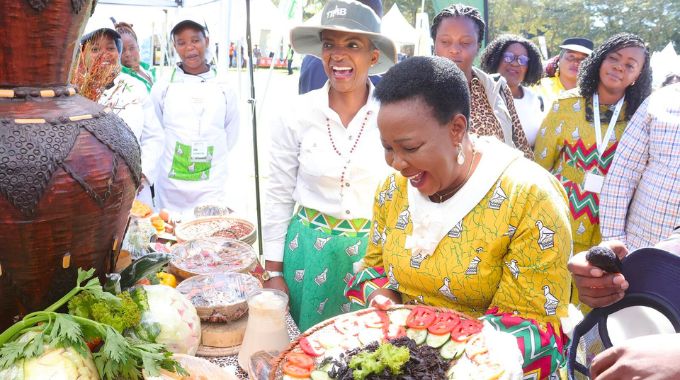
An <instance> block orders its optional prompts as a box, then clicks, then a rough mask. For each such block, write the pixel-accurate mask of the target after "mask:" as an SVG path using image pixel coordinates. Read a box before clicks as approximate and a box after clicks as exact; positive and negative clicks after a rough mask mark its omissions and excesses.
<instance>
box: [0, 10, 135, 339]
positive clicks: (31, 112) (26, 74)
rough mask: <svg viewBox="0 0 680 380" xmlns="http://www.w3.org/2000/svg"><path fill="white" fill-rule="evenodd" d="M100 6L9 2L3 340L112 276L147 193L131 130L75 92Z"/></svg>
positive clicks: (0, 175)
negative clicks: (30, 318) (87, 31)
mask: <svg viewBox="0 0 680 380" xmlns="http://www.w3.org/2000/svg"><path fill="white" fill-rule="evenodd" d="M95 2H96V0H0V331H1V330H2V329H4V328H5V327H7V326H8V325H9V324H10V323H11V321H12V320H13V319H14V318H16V317H18V316H20V315H23V314H25V313H27V312H30V311H33V310H37V309H41V308H44V307H45V306H47V305H49V304H50V303H52V302H54V301H55V300H56V299H58V298H60V297H61V296H62V295H63V294H65V293H66V292H67V291H68V290H69V289H71V288H72V287H73V286H74V284H75V278H76V271H77V268H78V267H82V268H96V269H97V273H98V274H99V275H102V274H103V273H105V272H106V271H108V270H109V269H110V268H111V262H112V255H113V254H114V253H115V251H116V250H117V249H118V247H117V246H118V245H119V244H120V242H121V241H122V237H123V234H124V230H125V226H126V223H127V218H128V212H129V210H130V207H131V205H132V201H133V199H134V197H135V193H136V188H137V186H138V185H139V180H140V175H141V168H140V151H139V146H138V144H137V141H136V139H135V136H134V135H133V134H132V132H131V131H130V130H129V129H128V128H127V126H126V125H125V123H124V122H123V121H122V120H121V119H120V118H119V117H118V116H116V115H114V114H112V113H110V112H109V110H107V109H104V108H103V107H102V106H100V105H98V104H96V103H94V102H92V101H90V100H87V99H85V98H83V97H81V96H80V95H77V94H76V91H75V90H74V89H73V88H72V87H70V86H69V85H68V82H69V77H68V76H69V70H70V67H71V63H72V62H73V59H74V54H75V52H76V48H77V46H78V38H79V36H80V34H81V32H82V30H83V27H84V25H85V22H86V21H87V19H88V18H89V17H90V15H91V13H92V11H93V8H94V5H95V4H94V3H95Z"/></svg>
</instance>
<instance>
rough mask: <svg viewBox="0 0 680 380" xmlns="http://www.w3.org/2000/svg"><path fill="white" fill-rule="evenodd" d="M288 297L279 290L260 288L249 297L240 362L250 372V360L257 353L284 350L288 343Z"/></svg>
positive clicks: (239, 355)
mask: <svg viewBox="0 0 680 380" xmlns="http://www.w3.org/2000/svg"><path fill="white" fill-rule="evenodd" d="M287 309H288V295H287V294H286V293H284V292H282V291H280V290H276V289H258V290H255V291H254V292H252V293H251V294H249V295H248V325H247V326H246V333H245V336H244V337H243V343H242V344H241V350H240V351H239V354H238V363H239V365H240V366H241V368H242V369H243V370H244V371H248V365H249V363H250V357H251V355H252V354H253V353H255V352H258V351H279V352H280V351H283V350H284V349H285V348H286V347H287V346H288V344H290V338H289V337H288V328H287V325H286V314H287Z"/></svg>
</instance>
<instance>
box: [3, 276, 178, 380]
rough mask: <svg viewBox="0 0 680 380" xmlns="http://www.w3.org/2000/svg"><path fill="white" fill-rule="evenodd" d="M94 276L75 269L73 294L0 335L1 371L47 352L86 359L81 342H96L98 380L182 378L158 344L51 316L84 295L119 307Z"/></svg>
mask: <svg viewBox="0 0 680 380" xmlns="http://www.w3.org/2000/svg"><path fill="white" fill-rule="evenodd" d="M93 276H94V269H90V270H89V271H83V270H81V269H79V270H78V280H77V283H76V287H75V288H73V289H72V290H71V291H70V292H68V293H67V294H66V295H65V296H64V297H62V298H61V299H60V300H58V301H57V302H56V303H54V304H53V305H51V306H49V307H48V308H47V309H45V310H43V311H37V312H34V313H31V314H28V315H26V316H25V317H24V318H23V319H22V320H21V321H19V322H17V323H16V324H14V325H13V326H11V327H10V328H8V329H7V330H5V331H4V332H3V333H2V334H0V371H2V370H3V369H7V368H9V367H11V366H13V365H19V364H20V362H21V361H22V360H25V359H30V358H33V357H37V356H40V355H41V354H43V352H45V349H46V348H47V347H72V348H73V349H74V350H75V351H76V352H78V354H80V355H82V356H83V357H87V356H88V351H89V349H88V346H87V344H86V342H87V341H90V340H94V339H101V340H103V345H102V346H101V348H100V349H99V350H98V351H96V352H94V353H93V354H92V357H93V359H94V362H95V365H96V367H97V372H99V377H100V378H101V379H103V380H115V379H118V378H124V379H131V380H138V379H141V378H142V369H144V370H145V371H146V372H148V373H149V374H150V375H151V376H157V375H158V374H159V372H160V369H161V368H163V369H166V370H168V371H172V372H177V373H180V374H183V375H187V373H186V372H185V371H184V370H183V369H182V367H181V366H180V365H179V363H177V362H176V361H175V360H173V359H172V358H171V356H172V353H171V352H169V351H167V349H166V348H165V346H163V345H161V344H155V343H147V342H144V341H140V340H136V339H133V338H125V337H123V336H122V335H121V334H120V333H119V332H118V331H116V329H115V328H114V327H112V326H110V325H108V324H106V323H102V322H99V321H95V320H92V319H88V318H85V317H83V316H78V315H69V314H63V313H58V312H56V311H57V310H58V309H59V308H60V307H62V306H64V305H65V304H66V303H67V302H69V301H70V300H71V299H73V298H74V297H75V296H76V295H78V294H79V293H80V292H87V293H84V294H89V295H90V296H92V297H94V299H98V300H100V301H101V302H104V303H106V304H110V305H116V304H118V303H121V304H122V303H123V302H124V301H121V299H120V298H118V297H116V296H114V295H112V294H110V293H106V292H104V291H103V290H102V287H101V285H100V284H99V280H98V279H97V278H96V277H93ZM83 283H84V285H82V284H83ZM87 297H88V298H89V296H87Z"/></svg>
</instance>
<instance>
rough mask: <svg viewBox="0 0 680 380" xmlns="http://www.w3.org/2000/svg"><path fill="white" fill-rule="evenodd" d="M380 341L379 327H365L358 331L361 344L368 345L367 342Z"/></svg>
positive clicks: (380, 332)
mask: <svg viewBox="0 0 680 380" xmlns="http://www.w3.org/2000/svg"><path fill="white" fill-rule="evenodd" d="M382 341H383V332H382V330H381V329H374V328H366V329H364V330H363V331H361V332H360V333H359V342H361V344H362V345H364V346H366V345H368V344H369V343H373V342H378V343H380V342H382Z"/></svg>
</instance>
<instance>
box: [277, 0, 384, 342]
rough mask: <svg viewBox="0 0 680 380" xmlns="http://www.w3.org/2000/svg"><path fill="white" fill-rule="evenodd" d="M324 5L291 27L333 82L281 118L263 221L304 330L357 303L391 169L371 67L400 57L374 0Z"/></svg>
mask: <svg viewBox="0 0 680 380" xmlns="http://www.w3.org/2000/svg"><path fill="white" fill-rule="evenodd" d="M321 14H322V18H321V24H320V25H315V26H299V27H296V28H294V29H293V30H291V43H292V45H293V48H294V49H295V50H296V51H297V52H298V53H300V54H314V55H316V56H318V57H320V58H321V60H322V63H323V66H324V70H325V72H326V74H327V75H328V81H327V82H326V85H325V86H324V87H322V88H320V89H318V90H314V91H311V92H308V93H307V94H304V95H301V96H299V97H298V98H297V99H296V100H295V101H294V102H293V105H292V106H291V107H290V108H289V110H288V112H286V113H284V114H282V115H280V116H279V118H278V120H277V121H276V122H275V124H274V125H273V126H272V129H271V130H272V149H271V151H272V157H271V178H270V180H269V188H268V190H267V206H266V208H265V215H264V226H263V239H264V256H265V259H266V263H265V269H267V272H266V273H265V278H266V279H267V281H266V282H265V286H266V287H269V288H277V289H281V290H284V291H287V292H289V294H290V313H291V315H292V316H293V319H294V320H295V322H296V323H297V324H298V326H299V327H300V330H302V331H304V330H305V329H307V328H309V327H310V326H313V325H314V324H316V323H317V322H320V321H322V320H324V319H327V318H330V317H333V316H336V315H338V314H341V313H343V312H348V311H350V305H351V304H350V303H349V301H348V300H347V299H346V298H345V297H344V294H343V289H344V287H345V285H346V282H347V281H349V278H351V277H352V274H353V264H354V263H355V262H357V261H359V260H360V259H361V258H362V257H363V254H364V252H365V250H366V246H367V242H368V233H369V231H370V217H371V202H372V201H373V196H372V194H373V192H374V191H375V189H376V188H377V186H378V185H379V184H380V181H381V179H382V178H384V177H385V176H386V175H387V173H389V168H388V167H387V165H386V164H385V161H384V160H383V152H382V149H380V138H379V136H378V128H377V126H376V115H377V113H378V103H377V101H376V100H375V99H374V98H373V85H372V84H371V82H370V81H369V80H368V74H369V73H371V74H376V73H381V72H384V71H386V70H387V69H388V68H389V67H390V66H392V65H393V64H394V62H396V47H395V46H394V43H393V42H392V41H391V40H389V39H388V38H386V37H384V36H383V35H381V34H380V19H379V18H378V16H377V15H376V14H375V12H373V11H372V10H371V8H369V7H367V6H365V5H363V4H361V3H359V2H357V1H353V0H333V1H330V2H329V3H328V4H326V6H325V8H324V10H323V12H322V13H321ZM296 203H297V204H298V205H299V206H300V208H299V209H298V212H297V213H296V214H295V216H293V217H292V218H291V215H292V214H293V210H294V207H295V204H296Z"/></svg>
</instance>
